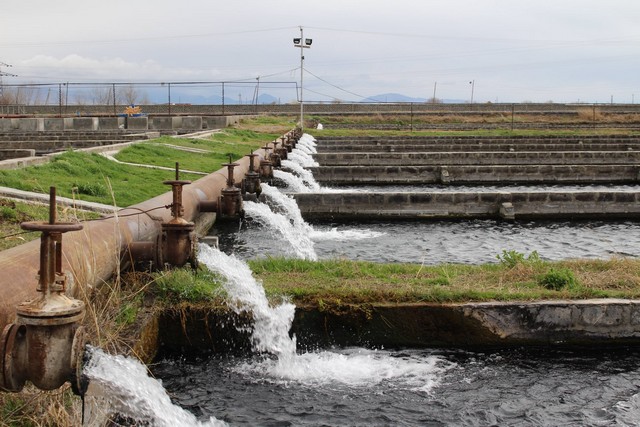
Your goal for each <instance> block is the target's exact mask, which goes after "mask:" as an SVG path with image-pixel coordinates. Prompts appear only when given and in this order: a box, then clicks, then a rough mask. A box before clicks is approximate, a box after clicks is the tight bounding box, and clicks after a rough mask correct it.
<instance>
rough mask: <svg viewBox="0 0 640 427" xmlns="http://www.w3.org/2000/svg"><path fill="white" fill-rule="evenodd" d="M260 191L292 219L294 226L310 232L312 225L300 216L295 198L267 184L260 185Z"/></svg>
mask: <svg viewBox="0 0 640 427" xmlns="http://www.w3.org/2000/svg"><path fill="white" fill-rule="evenodd" d="M262 193H263V194H264V195H265V197H267V199H269V200H270V201H272V202H274V203H276V204H277V206H278V207H279V208H280V209H282V210H283V212H284V214H285V216H287V217H288V218H289V219H290V220H291V221H293V224H294V226H296V227H301V228H302V229H303V231H304V232H307V233H311V232H312V231H313V227H312V226H311V225H309V224H308V223H307V222H306V221H305V220H304V218H302V212H300V208H299V207H298V203H296V201H295V199H293V198H292V197H290V196H287V195H286V194H283V193H281V192H280V191H279V190H278V189H277V188H275V187H272V186H270V185H269V184H263V185H262Z"/></svg>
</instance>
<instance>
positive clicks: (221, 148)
mask: <svg viewBox="0 0 640 427" xmlns="http://www.w3.org/2000/svg"><path fill="white" fill-rule="evenodd" d="M278 136H279V135H275V134H262V133H257V132H253V131H246V130H236V129H228V130H225V131H223V132H218V133H215V134H213V135H212V136H211V137H210V138H206V139H194V138H171V137H161V138H157V139H153V140H151V141H150V142H144V143H140V144H136V145H132V146H130V147H127V148H125V149H124V150H122V151H120V152H119V153H118V154H117V155H116V156H115V157H116V159H118V160H120V161H122V162H128V163H142V164H147V165H155V166H164V167H174V166H175V163H176V162H178V163H180V169H186V170H191V171H197V172H205V173H211V172H214V171H217V170H219V169H221V168H222V167H223V166H222V165H223V164H224V163H228V162H229V156H231V158H232V159H233V160H237V159H240V158H241V157H243V156H246V155H247V154H250V153H251V152H252V151H254V150H256V149H258V148H260V147H262V146H264V144H266V143H267V142H271V141H273V140H274V139H276V138H277V137H278ZM171 145H176V146H180V147H186V148H197V149H199V150H206V151H207V153H191V152H187V151H182V150H179V149H175V148H172V147H170V146H171Z"/></svg>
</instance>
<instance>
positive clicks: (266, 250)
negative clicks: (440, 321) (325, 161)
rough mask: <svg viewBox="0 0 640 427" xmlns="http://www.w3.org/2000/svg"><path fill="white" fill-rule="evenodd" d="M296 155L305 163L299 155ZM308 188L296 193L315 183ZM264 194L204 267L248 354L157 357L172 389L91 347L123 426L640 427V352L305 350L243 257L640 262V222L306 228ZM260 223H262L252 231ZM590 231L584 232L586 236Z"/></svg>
mask: <svg viewBox="0 0 640 427" xmlns="http://www.w3.org/2000/svg"><path fill="white" fill-rule="evenodd" d="M305 146H306V147H307V148H305V149H304V150H303V151H304V154H307V155H308V154H310V153H312V152H313V145H312V144H311V143H310V142H308V141H305ZM293 158H294V159H299V161H302V162H307V161H308V158H307V157H305V156H293ZM296 164H297V163H296ZM303 168H304V167H303ZM292 169H295V168H292ZM286 178H287V179H291V177H289V176H286ZM301 179H302V181H303V184H301V185H304V186H305V187H306V188H312V187H313V185H314V184H312V183H311V184H310V181H309V180H305V179H304V178H301ZM264 192H265V195H266V197H267V198H268V200H269V205H266V204H255V203H250V202H248V203H246V205H245V209H246V210H247V213H248V215H249V216H250V217H251V218H253V219H254V221H253V222H252V224H251V227H246V226H245V227H243V228H242V229H241V231H240V233H234V236H233V237H232V238H230V239H227V240H228V241H227V242H226V243H223V246H224V245H227V247H228V249H229V250H230V252H235V253H236V254H237V255H238V257H237V256H235V255H227V254H225V253H224V252H222V251H220V250H218V249H213V248H210V247H208V246H204V245H201V246H200V252H199V254H200V255H199V258H200V261H201V262H202V264H203V265H205V266H206V267H207V268H209V269H210V270H212V271H214V272H216V273H218V274H219V275H221V276H222V277H223V278H224V286H225V289H226V291H227V294H228V296H229V304H230V306H231V307H232V308H233V309H234V310H235V311H236V312H244V311H247V312H251V313H252V314H253V317H254V326H253V329H252V331H251V334H252V343H253V349H254V354H253V355H248V356H245V357H239V358H232V357H221V356H216V357H211V358H208V359H205V360H202V359H194V358H188V357H185V358H183V359H181V360H167V361H162V362H160V363H158V364H156V365H155V366H154V367H153V371H154V374H155V375H156V376H158V377H160V378H162V385H164V386H165V387H166V390H167V391H165V390H164V389H163V388H162V385H161V384H160V383H159V382H158V381H156V380H153V379H151V378H150V377H149V376H148V375H147V372H146V368H145V367H144V366H143V365H141V364H139V363H138V362H135V361H133V360H131V359H128V358H124V357H121V356H108V355H106V354H104V353H103V352H101V351H99V350H93V352H92V353H93V356H92V358H91V360H90V362H89V364H88V366H87V367H86V369H85V374H86V375H87V376H88V377H89V378H90V379H91V385H90V393H93V394H94V395H98V396H104V398H105V399H107V400H108V401H109V402H110V403H111V406H112V407H113V408H114V410H116V411H118V412H120V413H121V414H122V415H124V416H125V417H130V418H132V419H134V420H140V421H141V422H143V423H148V424H150V425H159V426H217V425H225V424H224V422H228V423H230V424H231V425H250V426H288V425H296V426H298V425H302V426H304V425H308V426H318V425H328V426H342V425H344V426H353V425H367V426H369V425H371V426H378V425H380V426H382V425H384V426H387V425H394V426H395V425H406V426H414V425H433V426H441V425H474V426H475V425H477V426H484V425H520V426H529V425H536V426H538V425H540V426H547V425H553V426H559V425H562V426H565V425H567V426H585V425H589V426H591V425H593V426H609V425H638V424H639V422H640V368H639V367H640V350H638V349H636V348H624V347H618V348H614V349H599V351H597V352H594V351H593V350H589V351H587V350H585V349H582V350H580V351H574V350H566V349H564V350H563V349H560V350H558V349H553V350H550V349H548V348H545V349H532V348H526V349H525V348H522V349H500V350H489V351H461V350H424V349H422V350H409V349H393V350H387V349H364V348H347V349H318V350H317V351H312V352H308V353H299V352H298V351H297V350H296V338H295V336H289V330H290V326H291V322H292V320H293V315H294V312H295V307H294V306H293V305H292V304H290V303H289V302H287V301H282V302H281V303H279V304H276V305H272V304H269V302H268V300H267V298H266V295H265V292H264V289H263V287H262V286H261V284H260V282H259V281H257V280H256V279H255V278H253V276H252V274H251V271H250V269H249V268H248V266H247V265H246V263H245V262H244V261H242V259H240V257H254V256H261V255H264V254H272V253H273V250H274V248H275V249H276V250H278V248H286V249H285V252H287V254H288V255H293V256H297V257H300V258H308V259H315V257H317V256H318V255H319V256H320V257H325V256H330V257H336V256H341V257H343V256H347V257H352V258H354V259H368V258H369V259H374V260H377V261H393V260H402V261H407V259H409V260H414V261H415V262H429V263H431V262H473V263H476V262H486V261H491V260H495V254H496V253H498V252H499V250H498V248H500V249H516V250H519V251H521V252H529V251H531V250H537V251H538V252H539V253H540V255H541V256H542V257H545V258H549V259H556V258H564V257H573V256H583V257H584V256H587V257H589V256H597V257H601V256H602V253H603V252H604V253H608V254H610V255H611V254H623V255H632V256H637V255H640V254H638V253H637V252H638V251H637V250H636V248H638V247H640V245H639V244H638V243H639V242H638V241H637V238H636V239H634V238H633V235H634V234H635V235H639V234H640V233H633V231H635V228H636V226H635V224H633V223H630V222H629V223H617V224H616V223H613V224H610V223H607V224H604V223H586V224H587V225H586V226H585V225H582V226H578V227H576V226H575V224H572V223H566V224H547V225H540V224H534V223H531V224H499V225H496V226H495V227H494V226H492V224H497V223H493V222H491V221H484V222H483V221H470V222H465V223H439V224H431V225H429V227H427V228H420V227H416V224H417V223H413V222H412V223H404V224H403V223H399V224H385V223H381V224H349V225H348V226H344V225H317V224H314V225H309V224H307V223H305V222H304V220H302V217H301V215H300V212H299V210H297V206H295V203H294V202H293V200H292V199H291V198H289V197H288V196H286V195H283V194H281V193H279V192H278V191H277V190H275V189H274V188H271V187H269V186H267V185H265V190H264ZM259 205H260V206H259ZM256 221H257V222H258V223H260V224H263V227H255V224H256ZM505 225H508V227H506V228H505ZM585 228H586V229H587V230H588V233H583V232H582V231H581V230H583V229H585ZM487 230H488V231H487ZM252 233H254V234H252ZM292 235H295V236H294V237H291V236H292ZM260 236H262V237H260ZM221 237H223V236H221ZM274 238H279V239H281V243H280V244H279V243H277V242H274ZM261 239H262V240H261ZM243 240H244V241H245V243H242V242H243ZM223 241H224V239H223ZM567 241H568V242H569V243H563V242H567ZM248 242H251V245H249V243H248ZM594 242H595V244H594ZM256 243H257V244H256ZM249 246H254V248H251V249H250V250H248V247H249ZM594 246H596V247H598V249H595V250H594V249H593V247H594ZM256 248H257V249H256ZM375 248H380V249H375ZM478 253H481V256H478V255H477V254H478ZM585 254H586V255H585ZM169 395H171V399H172V400H173V403H172V401H171V399H170V398H169ZM174 403H175V404H174ZM176 404H177V405H178V406H176ZM183 408H184V409H183ZM220 420H224V422H223V421H220Z"/></svg>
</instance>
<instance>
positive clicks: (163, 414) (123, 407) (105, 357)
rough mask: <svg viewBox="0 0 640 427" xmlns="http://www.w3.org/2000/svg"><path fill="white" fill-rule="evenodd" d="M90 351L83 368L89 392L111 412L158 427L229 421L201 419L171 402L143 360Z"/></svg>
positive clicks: (211, 426)
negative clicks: (104, 402) (105, 404)
mask: <svg viewBox="0 0 640 427" xmlns="http://www.w3.org/2000/svg"><path fill="white" fill-rule="evenodd" d="M89 351H90V356H91V357H90V360H89V362H88V363H87V365H86V366H85V368H84V371H83V372H84V374H85V375H86V376H87V377H88V378H89V389H88V390H87V395H88V396H94V397H99V398H102V399H104V400H106V401H107V402H108V403H109V406H110V412H111V413H112V414H114V415H115V414H118V415H122V416H125V417H129V418H132V419H134V420H136V421H139V422H141V423H149V425H152V426H158V427H195V426H202V427H205V426H206V427H219V426H226V425H227V423H225V422H223V421H220V420H217V419H215V418H214V417H211V418H209V420H208V421H204V422H202V421H198V419H197V418H196V417H195V416H194V415H193V414H192V413H190V412H188V411H186V410H184V409H182V408H180V407H179V406H176V405H174V404H173V403H171V399H170V398H169V395H168V394H167V392H166V391H165V389H164V388H163V387H162V384H160V382H159V381H158V380H156V379H154V378H151V377H150V376H149V375H148V373H147V368H146V366H144V365H143V364H142V363H141V362H140V361H138V360H136V359H132V358H130V357H125V356H120V355H117V356H112V355H109V354H107V353H105V352H104V351H102V350H100V349H98V348H91V349H90V350H89ZM145 425H147V424H145Z"/></svg>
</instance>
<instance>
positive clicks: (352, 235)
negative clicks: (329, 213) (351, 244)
mask: <svg viewBox="0 0 640 427" xmlns="http://www.w3.org/2000/svg"><path fill="white" fill-rule="evenodd" d="M386 234H387V233H385V232H382V231H374V230H370V229H368V228H364V229H346V230H339V229H338V228H336V227H332V228H330V229H328V230H318V229H314V230H313V232H312V233H311V240H313V241H314V242H322V241H327V240H333V241H345V240H346V241H354V240H366V239H376V238H378V237H382V236H384V235H386Z"/></svg>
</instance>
